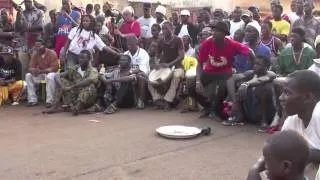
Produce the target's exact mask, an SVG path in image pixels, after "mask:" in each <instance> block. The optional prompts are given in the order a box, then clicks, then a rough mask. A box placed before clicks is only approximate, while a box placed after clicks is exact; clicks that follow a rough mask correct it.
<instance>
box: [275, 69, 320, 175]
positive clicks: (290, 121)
mask: <svg viewBox="0 0 320 180" xmlns="http://www.w3.org/2000/svg"><path fill="white" fill-rule="evenodd" d="M275 83H276V84H279V85H280V86H282V88H283V91H282V94H281V96H280V97H279V100H280V104H281V106H282V107H283V108H284V110H285V112H286V113H287V115H288V117H287V119H286V120H285V121H284V124H283V126H282V129H281V131H286V130H294V131H296V132H298V133H299V134H300V135H302V136H303V137H304V138H305V139H306V140H307V142H308V143H309V147H310V153H311V154H310V155H309V161H308V162H309V163H315V164H319V162H320V161H319V159H320V138H319V137H320V136H319V135H320V103H319V101H320V77H319V76H318V75H317V74H316V73H314V72H312V71H309V70H302V71H296V72H294V73H292V74H289V75H288V77H285V78H277V79H276V80H275ZM319 175H320V174H319V170H318V173H317V176H316V178H315V179H316V180H318V179H319V178H320V176H319Z"/></svg>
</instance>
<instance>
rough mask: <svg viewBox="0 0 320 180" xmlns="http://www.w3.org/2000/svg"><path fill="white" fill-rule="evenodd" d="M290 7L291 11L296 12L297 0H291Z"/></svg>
mask: <svg viewBox="0 0 320 180" xmlns="http://www.w3.org/2000/svg"><path fill="white" fill-rule="evenodd" d="M290 9H291V12H296V10H297V0H291V3H290Z"/></svg>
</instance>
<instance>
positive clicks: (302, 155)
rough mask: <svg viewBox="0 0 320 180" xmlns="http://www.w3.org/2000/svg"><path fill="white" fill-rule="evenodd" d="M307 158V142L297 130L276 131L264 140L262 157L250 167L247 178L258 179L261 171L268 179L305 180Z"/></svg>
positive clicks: (249, 179)
mask: <svg viewBox="0 0 320 180" xmlns="http://www.w3.org/2000/svg"><path fill="white" fill-rule="evenodd" d="M308 158H309V147H308V143H307V142H306V140H305V139H304V138H303V137H302V136H300V135H299V134H298V133H297V132H295V131H291V130H290V131H282V132H279V133H276V134H275V135H273V136H272V137H271V138H270V139H269V140H267V141H266V142H265V144H264V147H263V157H261V158H260V159H259V160H258V162H257V163H256V164H255V165H254V166H253V167H252V169H251V170H250V172H249V174H248V178H247V180H260V179H261V176H260V173H261V172H263V171H265V173H266V175H267V177H268V179H270V180H306V179H307V178H306V177H305V176H304V169H305V167H306V165H307V163H308Z"/></svg>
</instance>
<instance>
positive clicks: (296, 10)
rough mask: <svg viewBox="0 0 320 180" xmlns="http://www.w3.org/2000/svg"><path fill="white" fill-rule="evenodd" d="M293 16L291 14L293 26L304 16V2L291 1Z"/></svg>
mask: <svg viewBox="0 0 320 180" xmlns="http://www.w3.org/2000/svg"><path fill="white" fill-rule="evenodd" d="M291 11H292V12H291V14H289V20H290V24H291V25H293V24H294V22H296V20H298V19H300V18H301V17H302V16H303V0H292V1H291Z"/></svg>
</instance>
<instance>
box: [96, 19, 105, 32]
mask: <svg viewBox="0 0 320 180" xmlns="http://www.w3.org/2000/svg"><path fill="white" fill-rule="evenodd" d="M102 26H103V22H101V21H98V20H96V25H95V27H94V31H95V32H96V33H97V34H99V32H100V31H101V29H102Z"/></svg>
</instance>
